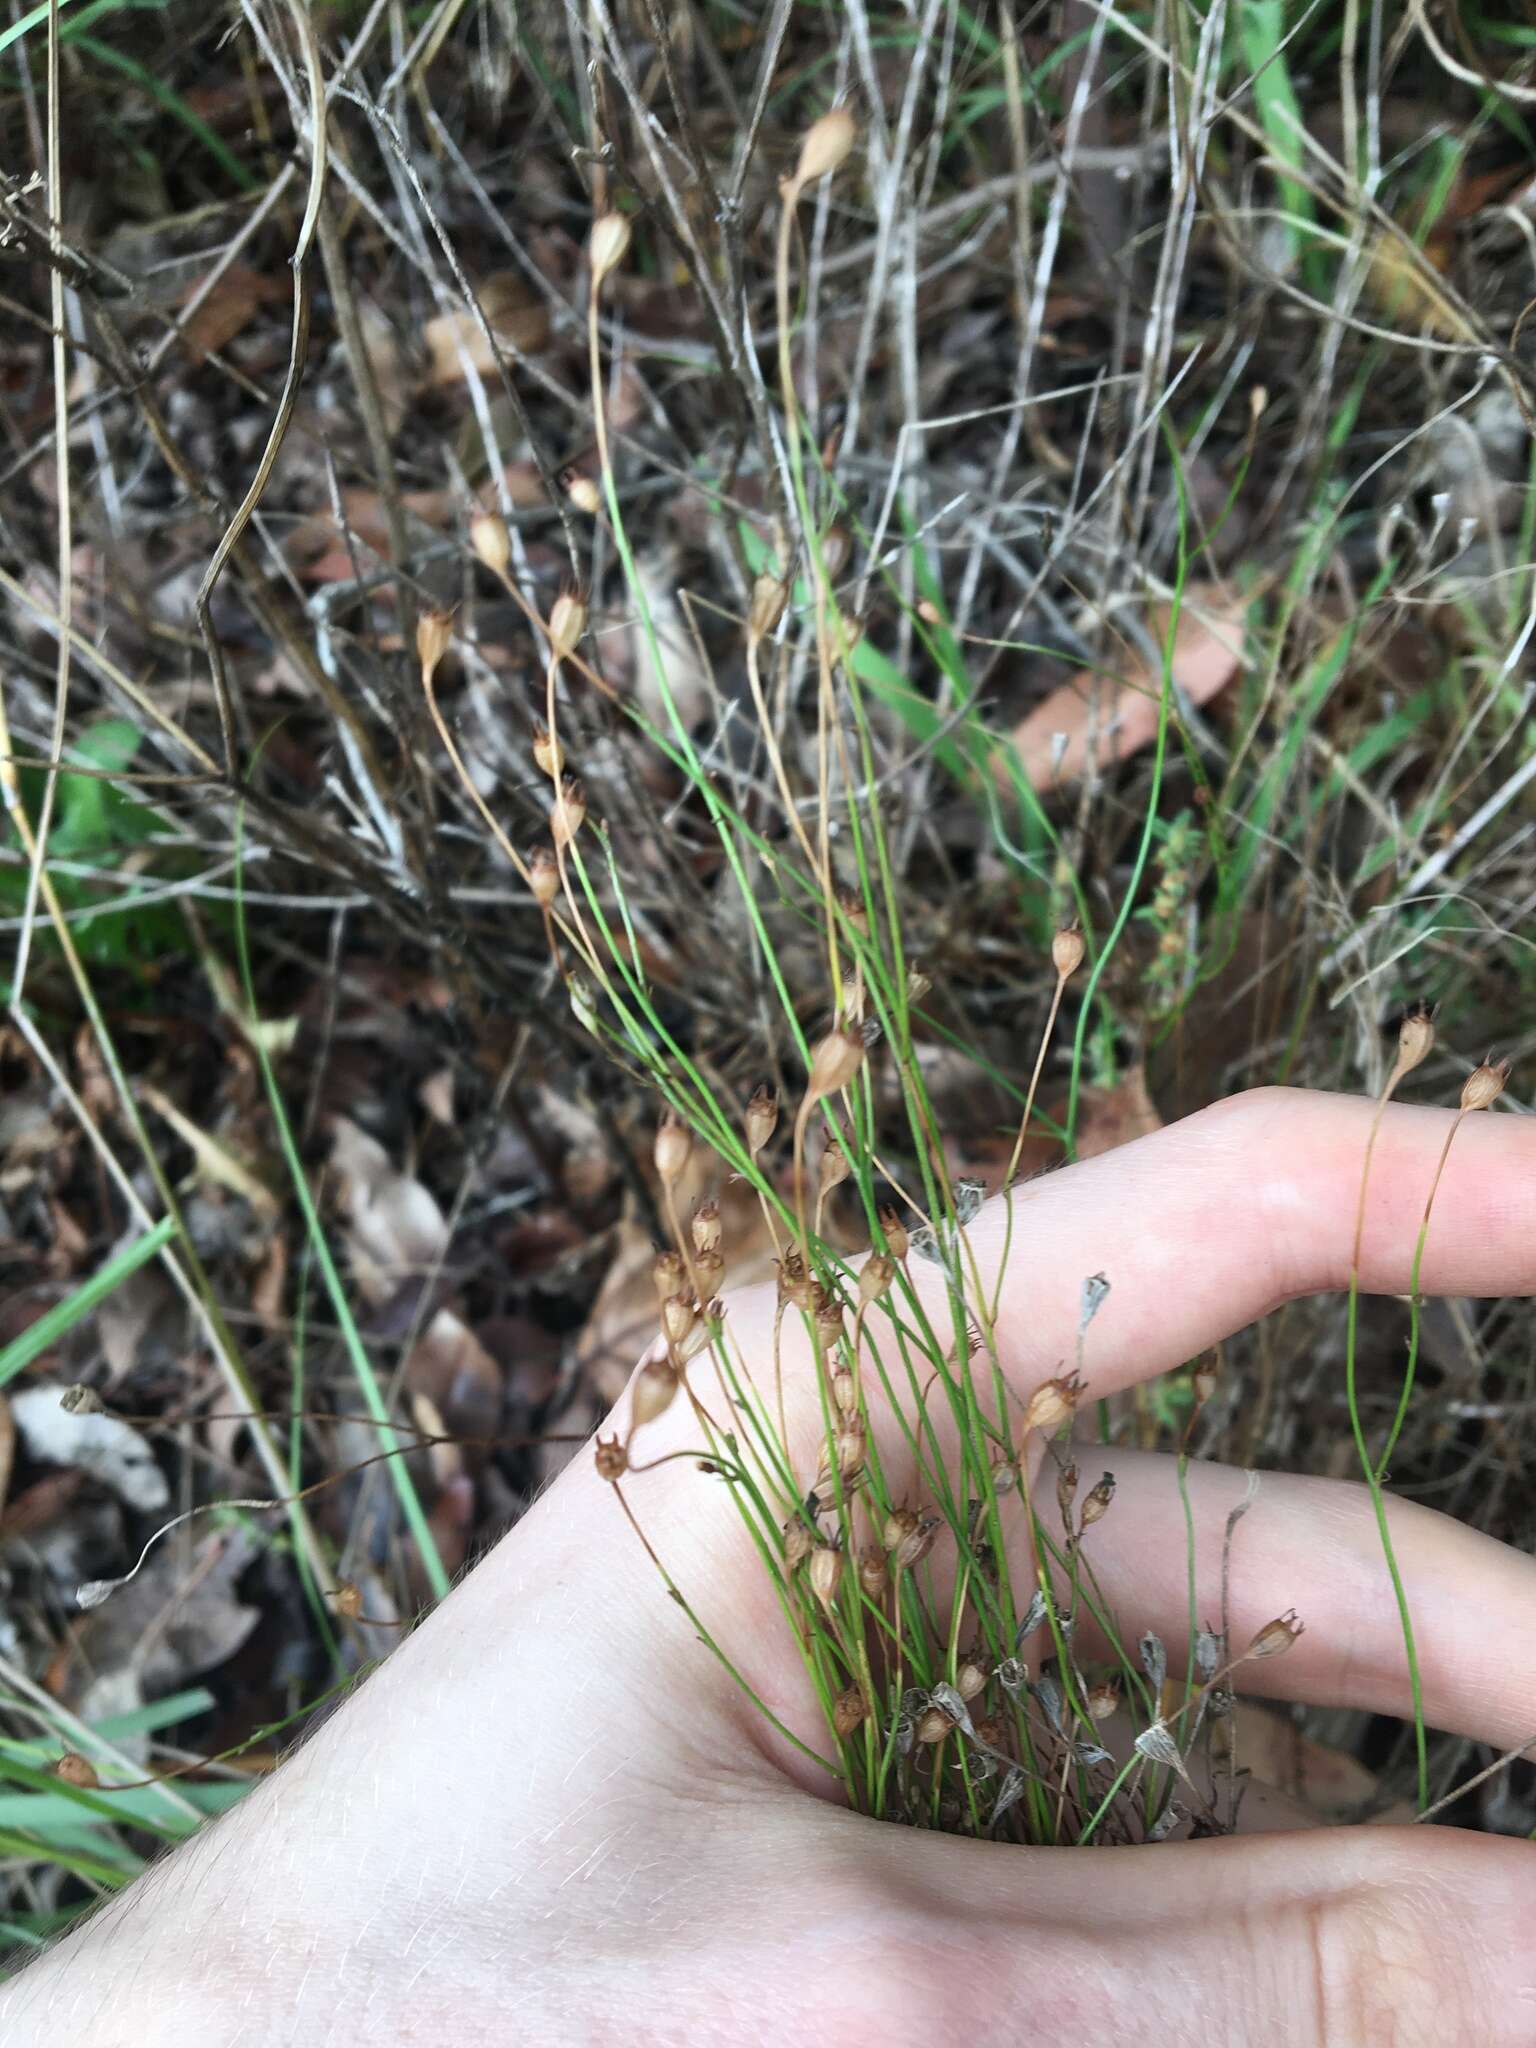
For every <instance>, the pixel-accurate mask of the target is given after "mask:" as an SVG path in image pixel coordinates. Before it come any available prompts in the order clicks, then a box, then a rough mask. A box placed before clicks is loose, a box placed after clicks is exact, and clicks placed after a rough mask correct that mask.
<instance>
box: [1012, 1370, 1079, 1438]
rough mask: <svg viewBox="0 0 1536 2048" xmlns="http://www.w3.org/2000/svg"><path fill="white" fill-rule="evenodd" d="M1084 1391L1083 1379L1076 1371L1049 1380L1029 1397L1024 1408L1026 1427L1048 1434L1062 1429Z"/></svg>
mask: <svg viewBox="0 0 1536 2048" xmlns="http://www.w3.org/2000/svg"><path fill="white" fill-rule="evenodd" d="M1082 1391H1083V1386H1082V1381H1081V1380H1080V1379H1079V1377H1078V1375H1077V1374H1076V1373H1075V1372H1074V1373H1069V1374H1067V1375H1065V1376H1064V1377H1060V1378H1057V1379H1054V1380H1047V1381H1046V1382H1045V1384H1044V1385H1043V1386H1039V1387H1036V1389H1035V1391H1034V1393H1033V1394H1031V1395H1030V1397H1029V1405H1028V1407H1027V1408H1026V1409H1025V1410H1024V1427H1025V1428H1026V1429H1039V1430H1044V1431H1045V1432H1046V1434H1047V1435H1049V1434H1050V1432H1051V1431H1052V1430H1055V1429H1060V1427H1061V1425H1062V1424H1063V1423H1064V1422H1066V1421H1068V1420H1070V1418H1071V1416H1072V1414H1073V1413H1074V1411H1075V1410H1076V1408H1077V1404H1078V1401H1079V1400H1080V1399H1081V1397H1082Z"/></svg>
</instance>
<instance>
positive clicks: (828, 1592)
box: [809, 1544, 843, 1607]
mask: <svg viewBox="0 0 1536 2048" xmlns="http://www.w3.org/2000/svg"><path fill="white" fill-rule="evenodd" d="M809 1577H810V1581H811V1591H812V1592H813V1593H814V1594H815V1595H816V1598H817V1599H818V1600H819V1601H820V1602H821V1604H822V1606H823V1607H830V1606H831V1605H832V1603H833V1601H834V1600H835V1599H836V1598H837V1589H838V1587H839V1586H840V1585H841V1584H842V1582H843V1553H842V1552H841V1551H840V1550H833V1549H832V1548H831V1547H830V1546H829V1545H827V1544H823V1545H822V1546H821V1548H820V1549H819V1550H814V1551H812V1553H811V1563H810V1571H809Z"/></svg>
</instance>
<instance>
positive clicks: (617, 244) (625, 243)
mask: <svg viewBox="0 0 1536 2048" xmlns="http://www.w3.org/2000/svg"><path fill="white" fill-rule="evenodd" d="M628 253H629V222H628V221H627V220H626V219H625V217H624V215H623V214H622V213H602V214H599V215H598V217H597V219H596V220H595V221H593V223H592V233H591V236H590V238H589V240H588V242H587V260H588V262H589V263H590V264H591V266H592V282H593V284H594V286H596V285H600V284H601V283H602V281H603V279H604V278H605V277H606V276H607V275H608V273H609V271H610V270H612V269H614V268H615V267H616V266H617V265H618V264H620V263H622V262H623V261H624V258H625V256H626V255H627V254H628Z"/></svg>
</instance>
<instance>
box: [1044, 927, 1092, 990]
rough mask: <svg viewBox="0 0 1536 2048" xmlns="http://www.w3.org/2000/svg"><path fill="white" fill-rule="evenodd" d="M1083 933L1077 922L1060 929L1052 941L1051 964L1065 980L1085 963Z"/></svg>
mask: <svg viewBox="0 0 1536 2048" xmlns="http://www.w3.org/2000/svg"><path fill="white" fill-rule="evenodd" d="M1085 951H1086V948H1085V947H1084V945H1083V935H1082V933H1081V932H1080V931H1079V930H1078V928H1077V926H1076V925H1075V924H1069V925H1066V926H1064V927H1063V929H1062V930H1061V931H1059V932H1058V933H1057V934H1056V936H1055V938H1054V939H1052V941H1051V964H1052V965H1053V966H1054V968H1055V969H1056V972H1057V974H1059V975H1060V977H1061V979H1062V980H1063V981H1068V980H1070V979H1071V977H1072V976H1073V975H1074V974H1076V972H1077V970H1078V969H1079V967H1081V966H1082V964H1083V954H1084V952H1085Z"/></svg>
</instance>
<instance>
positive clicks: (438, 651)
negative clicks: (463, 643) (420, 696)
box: [416, 612, 453, 683]
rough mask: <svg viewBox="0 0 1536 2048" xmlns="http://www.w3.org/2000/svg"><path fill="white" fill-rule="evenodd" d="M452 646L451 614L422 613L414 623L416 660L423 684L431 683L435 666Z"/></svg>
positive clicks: (435, 669) (435, 671)
mask: <svg viewBox="0 0 1536 2048" xmlns="http://www.w3.org/2000/svg"><path fill="white" fill-rule="evenodd" d="M452 645H453V614H452V612H423V613H422V614H421V617H420V618H419V619H418V620H417V621H416V659H417V661H418V662H420V664H421V675H422V680H423V682H428V683H429V682H431V680H432V678H433V676H435V675H436V674H437V665H438V663H439V662H440V661H441V660H442V658H443V656H444V655H445V654H446V653H447V652H448V649H449V648H450V647H451V646H452Z"/></svg>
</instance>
